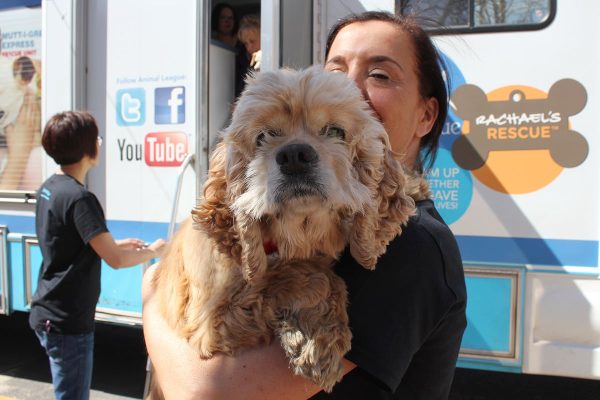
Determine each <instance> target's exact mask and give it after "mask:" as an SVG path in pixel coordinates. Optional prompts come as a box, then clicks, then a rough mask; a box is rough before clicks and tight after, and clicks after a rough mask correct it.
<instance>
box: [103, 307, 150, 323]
mask: <svg viewBox="0 0 600 400" xmlns="http://www.w3.org/2000/svg"><path fill="white" fill-rule="evenodd" d="M94 318H95V320H96V321H101V322H109V323H114V324H118V325H140V326H141V325H142V313H141V312H136V311H123V310H117V309H113V308H106V307H96V314H95V316H94Z"/></svg>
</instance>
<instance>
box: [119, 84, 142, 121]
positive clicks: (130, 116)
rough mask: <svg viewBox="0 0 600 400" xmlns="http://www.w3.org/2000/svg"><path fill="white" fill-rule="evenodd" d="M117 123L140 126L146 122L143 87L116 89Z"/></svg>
mask: <svg viewBox="0 0 600 400" xmlns="http://www.w3.org/2000/svg"><path fill="white" fill-rule="evenodd" d="M116 111H117V125H119V126H140V125H144V122H146V93H145V91H144V89H143V88H131V89H121V90H118V91H117V110H116Z"/></svg>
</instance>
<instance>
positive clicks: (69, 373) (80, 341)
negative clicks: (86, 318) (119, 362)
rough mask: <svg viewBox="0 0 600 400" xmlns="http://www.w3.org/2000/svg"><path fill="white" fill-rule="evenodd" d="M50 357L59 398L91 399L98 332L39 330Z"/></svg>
mask: <svg viewBox="0 0 600 400" xmlns="http://www.w3.org/2000/svg"><path fill="white" fill-rule="evenodd" d="M35 334H36V335H37V337H38V339H39V340H40V344H41V345H42V347H43V348H44V349H45V350H46V354H47V355H48V358H49V359H50V372H51V373H52V385H53V386H54V396H55V397H56V400H88V399H89V398H90V386H91V383H92V367H93V361H94V333H93V332H92V333H86V334H81V335H61V334H58V333H52V332H50V333H48V332H46V331H43V330H36V331H35Z"/></svg>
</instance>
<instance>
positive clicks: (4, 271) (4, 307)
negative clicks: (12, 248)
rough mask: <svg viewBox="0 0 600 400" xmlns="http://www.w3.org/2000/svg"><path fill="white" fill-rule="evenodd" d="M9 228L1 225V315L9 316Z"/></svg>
mask: <svg viewBox="0 0 600 400" xmlns="http://www.w3.org/2000/svg"><path fill="white" fill-rule="evenodd" d="M7 235H8V227H7V226H6V225H0V276H1V277H2V292H1V293H0V314H4V315H9V314H10V308H9V306H8V298H9V285H8V248H7V245H6V244H7V240H6V236H7Z"/></svg>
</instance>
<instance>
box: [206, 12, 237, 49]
mask: <svg viewBox="0 0 600 400" xmlns="http://www.w3.org/2000/svg"><path fill="white" fill-rule="evenodd" d="M237 24H238V21H237V19H236V16H235V9H234V8H233V6H232V5H231V4H228V3H219V4H217V5H216V6H215V8H213V10H212V14H211V27H212V38H213V39H215V40H218V41H219V42H221V43H223V44H225V45H227V46H229V47H231V48H232V49H233V48H235V47H236V46H237V44H238V37H237V31H238V27H237Z"/></svg>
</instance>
